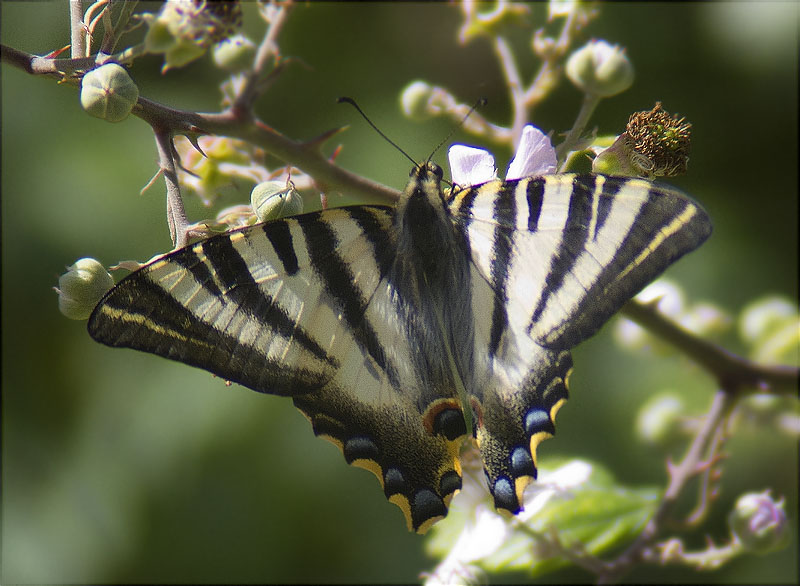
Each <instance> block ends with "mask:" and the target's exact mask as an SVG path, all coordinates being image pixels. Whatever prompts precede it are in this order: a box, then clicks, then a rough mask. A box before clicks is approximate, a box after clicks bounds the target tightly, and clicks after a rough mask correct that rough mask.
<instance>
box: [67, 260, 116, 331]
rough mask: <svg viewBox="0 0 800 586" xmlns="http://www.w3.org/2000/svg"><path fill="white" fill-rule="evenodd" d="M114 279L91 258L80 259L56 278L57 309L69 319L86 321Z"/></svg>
mask: <svg viewBox="0 0 800 586" xmlns="http://www.w3.org/2000/svg"><path fill="white" fill-rule="evenodd" d="M113 286H114V279H113V278H112V277H111V275H110V274H108V271H106V269H105V267H104V266H103V265H101V264H100V263H99V262H98V261H96V260H95V259H93V258H82V259H80V260H79V261H77V262H76V263H75V264H74V265H72V266H71V267H68V269H67V272H66V273H64V274H63V275H61V276H60V277H59V278H58V287H57V288H56V292H57V293H58V309H59V310H60V311H61V313H63V314H64V315H65V316H66V317H68V318H69V319H79V320H80V319H87V318H88V317H89V316H90V315H91V313H92V310H93V309H94V307H95V305H97V302H98V301H100V299H101V298H102V297H103V295H105V293H106V291H108V290H109V289H111V287H113Z"/></svg>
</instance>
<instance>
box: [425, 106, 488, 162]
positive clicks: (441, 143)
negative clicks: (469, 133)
mask: <svg viewBox="0 0 800 586" xmlns="http://www.w3.org/2000/svg"><path fill="white" fill-rule="evenodd" d="M487 103H488V100H487V99H486V98H478V101H477V102H475V104H474V105H473V106H472V108H470V109H469V112H467V113H466V115H465V116H464V118H463V119H462V120H461V122H459V123H458V124H457V125H456V126H454V127H453V129H452V130H451V131H450V133H449V134H448V135H447V136H445V137H444V140H443V141H442V142H440V143H439V145H438V146H437V147H436V148H435V149H433V152H432V153H431V156H430V157H428V160H429V161H430V160H431V159H432V158H433V155H435V154H436V151H438V150H439V149H440V148H442V145H444V143H446V142H447V141H448V140H450V139H451V138H452V136H453V135H454V134H455V133H456V130H458V129H459V128H461V127H462V126H464V123H465V122H466V121H467V118H469V117H470V116H472V113H473V112H474V111H475V110H477V109H478V108H482V107H483V106H485V105H486V104H487Z"/></svg>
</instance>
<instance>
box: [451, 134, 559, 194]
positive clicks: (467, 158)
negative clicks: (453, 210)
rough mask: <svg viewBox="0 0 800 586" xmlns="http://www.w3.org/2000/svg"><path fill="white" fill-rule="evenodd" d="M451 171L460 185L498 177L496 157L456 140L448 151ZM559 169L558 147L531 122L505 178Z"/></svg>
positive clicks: (453, 177)
mask: <svg viewBox="0 0 800 586" xmlns="http://www.w3.org/2000/svg"><path fill="white" fill-rule="evenodd" d="M447 158H448V159H449V161H450V175H451V178H452V180H453V183H456V184H457V185H479V184H481V183H486V182H487V181H492V180H493V179H497V168H496V167H495V164H494V157H493V156H492V154H491V153H490V152H489V151H485V150H483V149H479V148H475V147H469V146H466V145H463V144H454V145H453V146H451V147H450V150H449V151H448V153H447ZM555 170H556V150H555V149H554V148H553V145H552V144H551V143H550V138H549V137H548V136H547V135H546V134H544V133H543V132H542V131H541V130H539V129H538V128H536V127H535V126H533V125H531V124H528V125H527V126H525V128H524V129H523V131H522V138H521V140H520V142H519V146H518V147H517V152H516V154H515V155H514V159H513V160H512V161H511V164H509V166H508V172H507V173H506V180H512V179H521V178H522V177H529V176H531V175H545V174H547V173H554V172H555Z"/></svg>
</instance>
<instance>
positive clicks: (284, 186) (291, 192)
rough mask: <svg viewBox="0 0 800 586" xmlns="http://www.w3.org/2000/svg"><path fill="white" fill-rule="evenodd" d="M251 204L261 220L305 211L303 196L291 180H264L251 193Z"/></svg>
mask: <svg viewBox="0 0 800 586" xmlns="http://www.w3.org/2000/svg"><path fill="white" fill-rule="evenodd" d="M250 205H252V206H253V211H254V212H255V214H256V216H257V217H258V221H259V222H267V221H269V220H276V219H278V218H284V217H286V216H294V215H296V214H300V213H302V212H303V198H302V197H301V196H300V193H299V192H298V191H297V190H296V189H295V188H294V184H293V183H292V182H291V181H264V182H263V183H259V184H258V185H256V186H255V187H254V188H253V191H252V192H251V193H250Z"/></svg>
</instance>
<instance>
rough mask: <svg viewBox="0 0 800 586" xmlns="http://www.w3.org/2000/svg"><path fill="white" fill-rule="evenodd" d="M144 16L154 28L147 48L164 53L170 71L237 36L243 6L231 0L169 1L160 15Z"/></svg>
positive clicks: (148, 35)
mask: <svg viewBox="0 0 800 586" xmlns="http://www.w3.org/2000/svg"><path fill="white" fill-rule="evenodd" d="M143 18H145V21H146V22H147V24H148V25H149V27H150V28H149V30H148V31H147V36H146V37H145V40H144V43H145V47H146V49H147V51H148V52H150V53H163V54H164V67H163V68H162V71H166V70H167V69H170V68H173V67H181V66H183V65H186V64H187V63H189V62H190V61H194V60H195V59H197V58H198V57H201V56H202V55H203V54H204V53H205V52H206V51H207V50H208V49H209V47H211V46H212V45H214V44H216V43H219V42H220V41H222V40H224V39H227V38H228V37H230V36H231V35H233V34H234V33H235V32H236V31H237V29H238V28H239V27H240V26H241V24H242V7H241V5H240V4H239V2H238V1H231V0H228V1H223V0H188V1H187V0H168V1H167V2H166V3H165V4H164V5H163V7H162V8H161V12H159V13H158V15H157V16H153V15H143Z"/></svg>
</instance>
